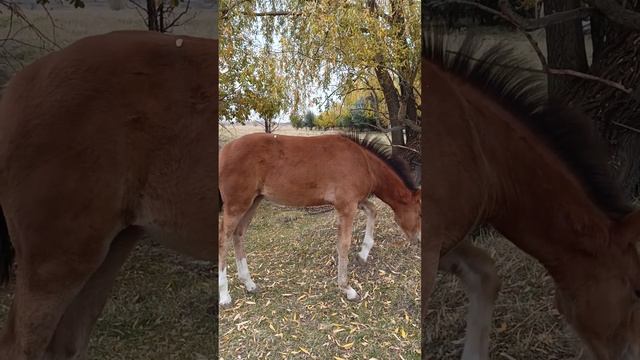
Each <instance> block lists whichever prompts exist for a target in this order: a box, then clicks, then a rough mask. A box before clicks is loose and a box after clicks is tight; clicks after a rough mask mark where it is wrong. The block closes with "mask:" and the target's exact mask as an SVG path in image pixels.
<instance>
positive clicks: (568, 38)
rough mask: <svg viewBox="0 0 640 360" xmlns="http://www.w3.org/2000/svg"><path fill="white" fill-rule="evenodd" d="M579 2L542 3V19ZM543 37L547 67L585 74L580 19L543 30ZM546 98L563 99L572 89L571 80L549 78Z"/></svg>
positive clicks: (571, 7)
mask: <svg viewBox="0 0 640 360" xmlns="http://www.w3.org/2000/svg"><path fill="white" fill-rule="evenodd" d="M580 6H581V3H580V0H564V1H561V0H544V11H545V15H550V14H553V13H555V12H560V11H566V10H571V9H575V8H577V7H580ZM545 33H546V37H547V63H548V65H549V66H550V67H552V68H556V69H573V70H577V71H581V72H587V71H588V69H589V66H588V64H587V54H586V51H585V46H584V32H583V31H582V21H581V20H580V19H574V20H569V21H567V22H565V23H561V24H556V25H550V26H547V27H546V28H545ZM548 79H549V80H548V90H549V96H550V97H552V98H554V97H562V96H565V95H566V94H567V93H568V92H569V91H571V89H573V87H574V83H575V79H573V78H570V77H567V76H564V77H560V76H549V78H548Z"/></svg>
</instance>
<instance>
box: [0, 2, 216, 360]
mask: <svg viewBox="0 0 640 360" xmlns="http://www.w3.org/2000/svg"><path fill="white" fill-rule="evenodd" d="M26 13H27V15H28V16H29V17H30V18H31V19H32V20H33V21H34V23H36V24H37V25H38V26H41V27H42V30H43V31H45V32H48V33H49V35H50V36H52V34H51V29H50V27H47V26H48V25H47V24H48V19H47V18H46V17H45V15H44V13H43V12H42V11H30V10H27V11H26ZM52 15H53V17H54V18H55V20H56V23H57V24H58V26H59V28H58V29H57V30H56V36H57V39H58V42H59V43H60V44H61V45H62V46H64V45H67V44H69V43H71V42H73V41H74V40H77V39H79V38H82V37H84V36H87V35H92V34H99V33H104V32H109V31H112V30H121V29H144V24H143V23H142V21H141V20H139V19H138V18H137V15H136V14H135V13H134V12H132V11H127V10H124V11H120V12H113V11H109V10H106V9H100V8H86V9H82V10H72V9H68V8H67V9H57V10H54V11H52ZM7 16H8V15H7V13H6V12H4V13H3V14H2V15H1V16H0V33H3V34H4V33H5V31H6V26H7V24H8V17H7ZM211 16H213V15H212V14H211V13H210V12H209V13H208V14H207V13H206V12H202V13H201V14H200V15H199V16H198V18H197V19H196V20H195V21H194V22H192V23H190V24H189V26H186V27H184V28H181V29H179V30H176V32H177V33H188V34H193V35H200V36H207V34H209V35H208V36H211V35H210V34H211V29H210V27H209V26H210V23H211V20H210V19H211ZM22 34H23V36H24V37H27V39H26V40H29V37H30V36H31V35H30V34H29V33H28V32H26V31H25V32H23V33H22ZM31 40H32V38H31ZM12 46H14V48H13V53H14V55H15V56H16V57H17V58H18V60H20V62H22V63H23V64H28V63H30V62H31V61H33V60H34V59H36V58H37V57H39V56H41V55H42V54H43V52H41V51H37V50H36V49H33V48H30V47H24V46H18V45H16V44H13V45H12ZM5 71H11V69H8V70H7V68H5ZM213 279H214V273H213V266H212V264H211V263H206V262H194V261H192V260H191V259H189V258H187V257H183V256H180V255H178V254H176V253H174V252H172V251H169V250H166V249H164V248H162V247H160V246H159V245H156V244H154V243H152V242H150V241H144V242H142V243H141V244H140V245H138V246H137V248H136V249H135V250H134V252H133V254H132V256H131V258H130V259H129V260H128V262H127V263H126V265H125V267H124V268H123V269H122V271H121V272H120V275H119V277H118V279H117V283H116V289H115V290H114V291H113V292H112V294H111V299H110V301H109V302H108V304H107V306H106V308H105V310H104V312H103V313H102V316H101V318H100V320H99V321H98V324H97V326H96V328H95V329H94V331H93V334H92V338H91V344H90V354H89V358H90V359H98V360H111V359H112V360H122V359H136V360H138V359H176V360H206V359H213V358H214V355H213V354H215V353H216V352H217V345H218V342H217V339H215V338H214V334H215V331H216V330H217V324H216V322H215V321H212V318H211V316H210V315H208V314H207V307H208V306H211V305H212V304H214V303H215V302H214V297H215V296H216V295H215V293H214V291H217V289H214V288H215V281H214V280H213ZM12 293H13V291H12V288H11V287H10V288H9V289H2V290H1V292H0V327H2V326H4V321H5V318H6V315H7V311H8V307H9V304H10V301H11V297H12Z"/></svg>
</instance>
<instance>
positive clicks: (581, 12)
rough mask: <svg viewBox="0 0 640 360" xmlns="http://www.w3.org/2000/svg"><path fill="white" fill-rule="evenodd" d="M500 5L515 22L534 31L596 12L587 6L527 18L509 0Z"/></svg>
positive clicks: (502, 0) (499, 3)
mask: <svg viewBox="0 0 640 360" xmlns="http://www.w3.org/2000/svg"><path fill="white" fill-rule="evenodd" d="M498 6H499V7H500V10H501V11H502V13H503V14H505V15H506V16H508V17H509V18H510V19H512V20H513V21H514V22H515V23H517V24H518V27H519V28H520V29H522V30H525V31H533V30H538V29H542V28H545V27H547V26H549V25H555V24H560V23H563V22H565V21H569V20H575V19H584V18H585V17H588V16H591V15H593V14H594V13H595V11H594V9H592V8H587V7H579V8H576V9H571V10H567V11H562V12H557V13H554V14H551V15H546V16H543V17H541V18H538V19H527V18H525V17H522V16H520V15H518V14H517V13H516V12H515V11H513V8H512V7H511V4H510V3H509V1H508V0H500V1H499V2H498Z"/></svg>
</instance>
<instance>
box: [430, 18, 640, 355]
mask: <svg viewBox="0 0 640 360" xmlns="http://www.w3.org/2000/svg"><path fill="white" fill-rule="evenodd" d="M443 38H444V36H443V35H442V31H441V30H439V29H435V28H433V29H431V30H430V31H429V32H428V33H427V34H426V35H425V42H424V45H423V46H424V47H423V61H422V75H423V79H424V81H423V95H424V99H425V100H424V101H423V104H424V105H423V116H424V119H425V125H424V126H425V129H426V130H425V131H424V134H423V139H424V145H423V146H424V151H423V152H424V156H426V159H425V160H424V163H425V164H427V166H426V169H427V171H426V174H425V175H424V176H423V181H424V182H425V187H426V189H427V191H425V194H424V196H425V198H424V201H425V205H426V207H425V212H426V216H425V217H424V219H425V220H424V221H425V223H424V227H425V228H426V229H425V233H426V234H427V237H426V238H425V241H424V242H423V244H422V249H423V250H422V255H423V260H422V261H423V269H422V274H423V275H422V276H423V281H424V286H423V299H424V303H423V316H426V313H427V312H426V310H427V306H426V303H427V300H428V297H429V295H430V294H431V291H432V289H433V287H434V282H435V278H436V272H437V270H438V268H440V269H441V270H445V271H449V272H453V273H455V274H457V275H458V276H460V278H461V280H462V282H463V284H464V285H465V289H466V291H467V293H468V295H469V298H470V303H471V306H470V309H469V314H468V317H467V334H466V342H465V346H464V351H463V355H462V358H463V359H488V358H489V354H488V342H489V333H490V320H491V312H492V308H493V302H494V300H495V297H496V295H497V290H498V280H497V277H496V273H495V269H494V265H493V262H492V260H491V258H490V257H489V256H488V255H487V254H486V253H485V252H484V251H482V250H480V249H478V248H475V247H473V245H471V243H470V242H468V241H465V240H464V239H465V238H467V236H468V235H469V234H470V232H471V231H472V230H473V229H474V228H475V227H477V226H479V225H482V224H490V225H492V226H493V227H494V228H495V229H497V230H498V231H499V232H500V233H502V234H503V235H504V236H505V237H506V238H507V239H509V240H510V241H512V242H513V243H514V244H515V245H517V246H518V247H519V248H520V249H522V250H523V251H525V252H526V253H528V254H530V255H531V256H533V257H535V258H536V259H537V260H538V261H540V263H541V264H542V265H543V266H544V267H545V268H546V269H547V271H548V272H549V274H550V275H551V277H552V278H553V280H554V283H555V287H556V300H557V302H556V304H557V307H558V310H559V311H560V312H561V313H562V314H563V315H564V317H565V318H566V320H567V321H568V322H569V323H570V324H571V325H572V326H573V328H574V329H575V330H576V332H577V333H578V335H579V336H580V337H581V339H582V340H583V342H584V344H586V347H587V349H588V350H589V352H590V355H591V356H592V357H593V358H595V359H602V360H605V359H607V360H611V359H638V358H639V356H640V302H639V300H638V297H639V295H640V292H639V291H638V290H639V289H640V260H639V256H638V252H637V251H636V246H637V244H638V240H640V212H638V211H635V210H633V208H631V207H630V206H628V205H627V204H626V203H625V202H624V201H622V200H621V197H620V196H619V193H620V192H619V191H618V189H617V188H616V186H614V182H613V181H611V180H610V176H609V174H608V171H607V165H606V151H605V149H604V147H603V146H602V144H601V143H600V141H599V140H598V135H597V133H596V131H595V130H594V129H593V126H592V125H591V122H590V120H589V119H588V118H586V117H585V116H584V115H582V114H580V113H579V112H577V111H575V110H570V109H568V108H567V107H565V106H563V105H557V104H554V102H553V101H548V100H547V97H546V88H545V79H544V78H543V77H538V76H536V75H532V73H531V72H527V71H523V70H521V68H522V66H524V65H525V64H524V63H523V62H522V61H520V60H519V59H518V58H517V56H515V55H514V52H512V51H511V50H509V49H508V48H507V47H505V46H504V45H496V46H494V47H492V48H490V49H488V50H486V51H481V50H480V46H481V43H480V42H479V41H476V40H477V39H474V38H473V37H467V38H466V40H465V41H464V43H463V44H462V46H461V48H460V49H458V50H457V51H456V53H455V54H454V53H452V52H450V51H448V50H447V46H446V44H445V41H444V40H443ZM496 63H499V64H501V66H496ZM425 320H427V319H425ZM425 335H426V336H425V338H428V334H425ZM425 346H426V348H425V349H424V350H425V351H424V353H425V354H426V353H427V352H428V345H426V344H425Z"/></svg>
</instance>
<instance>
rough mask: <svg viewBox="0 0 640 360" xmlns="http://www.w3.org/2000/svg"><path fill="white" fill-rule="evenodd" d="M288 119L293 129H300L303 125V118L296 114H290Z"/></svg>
mask: <svg viewBox="0 0 640 360" xmlns="http://www.w3.org/2000/svg"><path fill="white" fill-rule="evenodd" d="M289 121H290V122H291V126H293V128H294V129H301V128H302V127H303V125H304V124H303V121H304V119H303V118H302V116H300V115H298V114H292V115H291V116H290V117H289Z"/></svg>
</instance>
